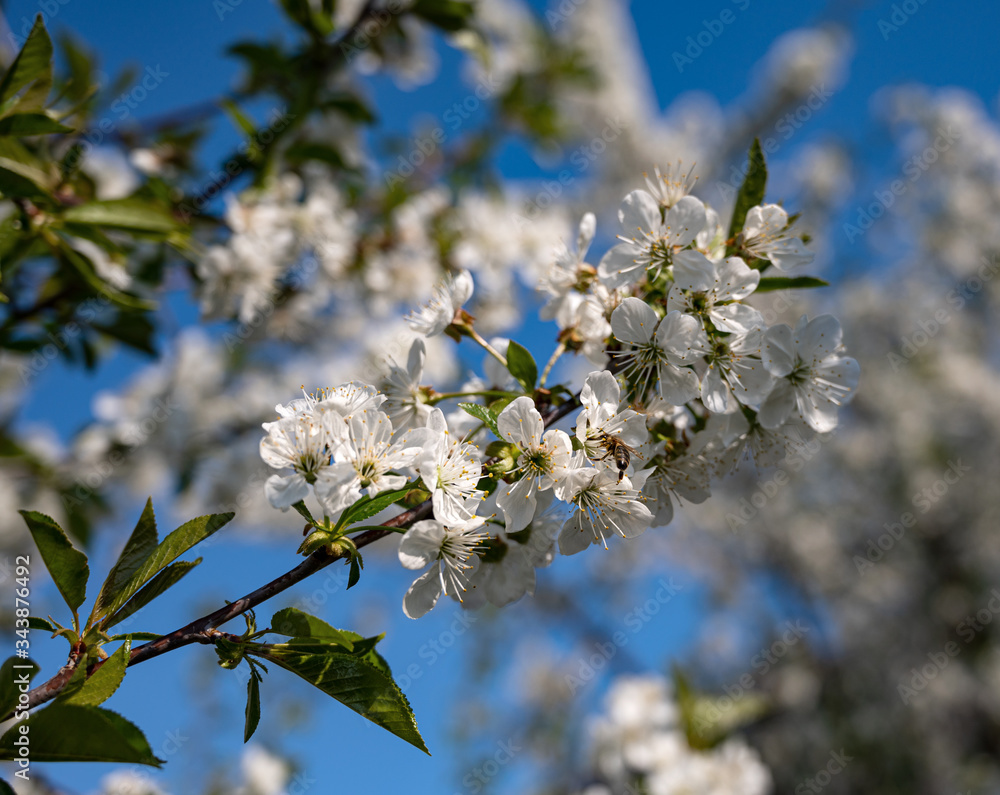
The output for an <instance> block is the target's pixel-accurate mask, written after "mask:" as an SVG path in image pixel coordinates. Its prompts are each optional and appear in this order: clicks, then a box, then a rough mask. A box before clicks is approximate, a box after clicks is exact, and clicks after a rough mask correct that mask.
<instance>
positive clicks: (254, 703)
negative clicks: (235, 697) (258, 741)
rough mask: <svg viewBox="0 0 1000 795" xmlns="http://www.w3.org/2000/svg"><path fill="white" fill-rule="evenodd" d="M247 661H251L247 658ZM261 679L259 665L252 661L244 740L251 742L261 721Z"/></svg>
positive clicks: (248, 682)
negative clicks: (258, 670)
mask: <svg viewBox="0 0 1000 795" xmlns="http://www.w3.org/2000/svg"><path fill="white" fill-rule="evenodd" d="M247 662H250V661H249V660H247ZM260 680H261V676H260V674H259V673H258V672H257V667H256V666H255V665H253V664H252V663H251V665H250V678H249V679H248V680H247V707H246V720H245V722H244V724H243V742H245V743H246V742H249V741H250V738H251V737H253V733H254V732H255V731H257V724H258V723H260Z"/></svg>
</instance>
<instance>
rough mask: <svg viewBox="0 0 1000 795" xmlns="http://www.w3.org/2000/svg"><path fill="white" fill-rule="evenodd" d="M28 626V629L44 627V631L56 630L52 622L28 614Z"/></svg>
mask: <svg viewBox="0 0 1000 795" xmlns="http://www.w3.org/2000/svg"><path fill="white" fill-rule="evenodd" d="M28 627H29V628H30V629H44V630H45V631H46V632H55V631H56V628H55V627H54V626H52V624H50V623H49V622H48V621H46V620H45V619H44V618H39V617H38V616H28Z"/></svg>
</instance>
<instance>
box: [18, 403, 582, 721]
mask: <svg viewBox="0 0 1000 795" xmlns="http://www.w3.org/2000/svg"><path fill="white" fill-rule="evenodd" d="M579 405H580V400H579V397H576V396H574V397H573V398H571V399H569V400H567V401H566V402H565V403H562V404H561V405H559V406H556V407H555V408H551V409H549V410H548V411H547V412H545V414H543V415H542V420H543V422H544V423H545V426H546V427H548V426H549V425H552V424H553V423H556V422H558V421H559V420H561V419H562V418H563V417H565V416H566V415H567V414H569V413H570V412H571V411H573V410H574V409H575V408H577V407H578V406H579ZM432 511H433V505H432V503H431V500H424V501H423V502H422V503H420V505H418V506H416V507H415V508H411V509H410V510H408V511H404V512H403V513H401V514H399V515H398V516H394V517H392V518H391V519H389V520H387V521H385V522H383V523H382V526H381V528H379V529H372V530H366V531H364V532H363V533H361V534H360V535H357V536H355V537H354V538H353V541H354V543H355V546H356V547H357V548H358V549H361V548H362V547H366V546H368V545H369V544H372V543H374V542H375V541H378V540H379V539H380V538H384V537H385V536H387V535H389V534H390V533H392V532H394V531H396V530H398V529H400V528H403V527H409V526H410V525H412V524H413V523H414V522H419V521H420V520H421V519H427V518H428V517H430V516H431V513H432ZM343 559H345V555H344V554H343V553H341V552H328V551H326V550H322V549H321V550H318V551H316V552H314V553H313V554H312V555H310V556H309V557H308V558H306V559H305V560H304V561H302V562H301V563H300V564H299V565H298V566H296V567H295V568H294V569H292V570H291V571H288V572H285V573H284V574H282V575H281V576H280V577H278V578H277V579H274V580H271V582H269V583H267V585H263V586H261V587H260V588H258V589H257V590H255V591H251V592H250V593H248V594H247V595H246V596H244V597H242V598H240V599H237V600H236V601H235V602H230V603H229V604H227V605H226V606H225V607H220V608H219V609H218V610H216V611H215V612H214V613H209V614H208V615H207V616H203V617H202V618H199V619H196V620H194V621H192V622H191V623H190V624H188V625H187V626H183V627H181V628H180V629H176V630H174V631H173V632H171V633H169V634H167V635H163V636H162V637H160V638H157V639H156V640H154V641H150V642H149V643H144V644H143V645H142V646H138V647H136V648H134V649H132V653H131V655H130V657H129V663H128V664H129V665H136V664H138V663H141V662H144V661H146V660H150V659H152V658H153V657H159V656H160V655H161V654H166V653H167V652H168V651H173V650H174V649H179V648H181V647H182V646H189V645H190V644H192V643H214V642H215V640H214V638H215V636H216V635H217V634H219V633H217V632H216V627H219V626H221V625H222V624H225V623H226V622H227V621H231V620H232V619H234V618H236V617H238V616H240V615H242V614H243V613H245V612H246V611H247V610H250V609H252V608H254V607H256V606H257V605H259V604H261V603H263V602H266V601H267V600H268V599H270V598H271V597H273V596H277V595H278V594H279V593H281V592H282V591H285V590H287V589H288V588H290V587H292V586H293V585H295V584H296V583H299V582H302V580H304V579H306V578H307V577H309V576H311V575H313V574H315V573H316V572H318V571H320V570H321V569H325V568H326V567H327V566H329V565H330V564H331V563H333V562H335V561H337V560H343ZM81 653H82V644H81V648H80V649H77V648H76V647H74V651H73V653H71V655H70V659H69V662H68V663H67V664H66V665H65V666H63V667H62V668H61V669H60V670H59V673H57V674H56V675H55V676H54V677H52V678H51V679H49V680H48V681H47V682H45V684H42V685H39V686H38V687H36V688H34V689H33V690H31V691H29V693H28V703H27V709H29V710H30V709H34V708H35V707H37V706H39V705H41V704H44V703H45V702H46V701H51V700H52V699H53V698H55V697H56V696H58V695H59V693H60V692H61V691H62V689H63V688H64V687H65V686H66V684H67V683H68V682H69V679H70V677H71V676H72V675H73V671H74V670H75V669H76V664H77V662H78V660H79V657H80V654H81ZM74 655H75V656H74ZM102 664H103V661H102V662H98V663H97V664H95V665H93V666H91V667H90V669H89V670H88V672H87V675H88V676H92V675H93V674H94V672H95V671H96V670H97V669H98V668H100V667H101V665H102ZM12 716H13V713H11V714H10V715H8V716H7V717H8V718H9V717H12ZM4 720H6V718H4Z"/></svg>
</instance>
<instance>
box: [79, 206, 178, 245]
mask: <svg viewBox="0 0 1000 795" xmlns="http://www.w3.org/2000/svg"><path fill="white" fill-rule="evenodd" d="M62 217H63V221H65V222H66V223H67V224H79V225H84V226H96V227H101V228H107V229H125V230H130V231H133V232H147V233H149V234H150V235H153V236H156V235H166V234H168V233H170V232H176V231H178V230H179V229H180V224H179V223H178V222H177V220H176V219H175V218H174V217H173V216H172V215H171V214H170V213H169V212H167V211H166V210H164V209H163V208H161V207H158V206H156V205H155V204H153V203H152V202H150V201H149V200H148V199H114V200H110V201H93V202H87V203H86V204H78V205H77V206H76V207H70V208H69V209H68V210H66V212H64V213H63V216H62Z"/></svg>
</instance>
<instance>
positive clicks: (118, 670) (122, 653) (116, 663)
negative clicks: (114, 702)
mask: <svg viewBox="0 0 1000 795" xmlns="http://www.w3.org/2000/svg"><path fill="white" fill-rule="evenodd" d="M131 652H132V641H131V639H129V640H126V641H125V642H124V643H123V644H122V645H121V646H120V647H119V648H118V651H116V652H115V653H114V654H112V655H111V656H110V657H108V659H107V660H105V661H104V663H103V664H102V665H101V667H100V668H98V669H97V670H96V671H95V672H94V673H93V674H91V675H90V678H89V679H87V681H86V683H85V684H84V685H83V687H81V688H80V689H79V690H77V691H76V692H75V693H73V694H72V695H70V696H69V697H68V698H66V699H65V700H64V703H66V704H81V705H83V706H85V707H97V706H100V705H101V704H103V703H104V702H105V701H107V700H108V699H109V698H111V696H113V695H114V692H115V691H116V690H117V689H118V686H119V685H120V684H121V683H122V679H124V678H125V669H126V668H127V667H128V661H129V655H130V654H131Z"/></svg>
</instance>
